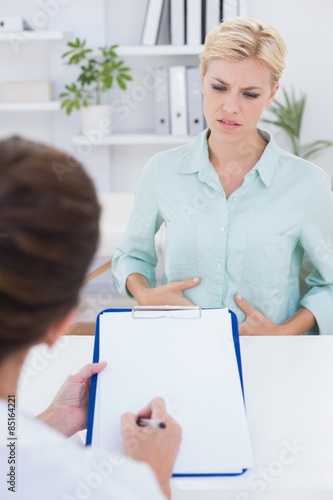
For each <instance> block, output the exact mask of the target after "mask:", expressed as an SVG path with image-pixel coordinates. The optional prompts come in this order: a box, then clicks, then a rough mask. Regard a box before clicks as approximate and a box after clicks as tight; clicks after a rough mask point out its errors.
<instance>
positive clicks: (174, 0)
mask: <svg viewBox="0 0 333 500" xmlns="http://www.w3.org/2000/svg"><path fill="white" fill-rule="evenodd" d="M170 36H171V44H172V45H184V44H185V0H170Z"/></svg>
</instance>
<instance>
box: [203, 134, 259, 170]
mask: <svg viewBox="0 0 333 500" xmlns="http://www.w3.org/2000/svg"><path fill="white" fill-rule="evenodd" d="M266 146H267V142H266V141H265V140H264V139H263V138H262V137H260V135H259V134H257V133H256V134H255V135H252V136H248V137H246V138H244V139H242V140H240V141H239V142H229V143H227V142H225V141H223V142H222V141H219V140H218V139H217V138H216V137H215V136H212V135H210V136H209V137H208V149H209V157H210V160H211V161H212V159H213V160H215V161H217V163H218V164H219V165H220V166H223V165H224V166H226V165H228V164H230V163H233V164H239V165H244V164H246V165H247V166H248V167H249V170H251V168H253V167H254V165H255V164H256V163H257V161H258V160H259V158H260V157H261V155H262V153H263V151H264V149H265V147H266ZM213 164H214V163H213Z"/></svg>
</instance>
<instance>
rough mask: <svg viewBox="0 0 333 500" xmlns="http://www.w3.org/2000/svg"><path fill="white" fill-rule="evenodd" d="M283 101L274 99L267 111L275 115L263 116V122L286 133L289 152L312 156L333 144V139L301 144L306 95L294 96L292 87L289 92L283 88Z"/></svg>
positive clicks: (302, 156) (301, 155)
mask: <svg viewBox="0 0 333 500" xmlns="http://www.w3.org/2000/svg"><path fill="white" fill-rule="evenodd" d="M282 92H283V99H284V102H279V101H277V100H274V101H273V103H272V104H271V106H270V107H269V108H268V111H269V112H270V113H272V114H273V115H274V116H275V119H272V120H270V119H268V118H263V119H262V121H263V122H265V123H271V124H273V125H275V126H276V127H279V128H281V129H282V130H283V131H284V132H285V134H286V135H287V138H288V141H289V143H290V149H291V152H292V153H293V154H295V155H297V156H300V157H301V158H305V159H309V158H313V157H314V156H316V155H317V154H319V153H320V152H321V151H323V150H324V149H326V148H329V147H331V146H333V141H326V140H317V141H312V142H307V143H305V144H301V138H300V136H301V128H302V122H303V117H304V110H305V104H306V96H305V95H304V94H302V95H301V96H300V97H299V98H297V97H296V95H295V91H294V90H293V89H292V90H291V92H290V94H288V92H287V91H286V90H284V89H282Z"/></svg>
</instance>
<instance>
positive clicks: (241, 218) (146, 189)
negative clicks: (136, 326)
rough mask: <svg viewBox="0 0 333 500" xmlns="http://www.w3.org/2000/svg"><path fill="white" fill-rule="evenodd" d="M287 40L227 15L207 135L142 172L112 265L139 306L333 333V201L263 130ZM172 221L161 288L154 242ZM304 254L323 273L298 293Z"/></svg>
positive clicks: (211, 57) (261, 328)
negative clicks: (224, 310) (224, 313)
mask: <svg viewBox="0 0 333 500" xmlns="http://www.w3.org/2000/svg"><path fill="white" fill-rule="evenodd" d="M285 53H286V45H285V43H284V40H283V39H282V37H281V35H280V34H279V33H278V31H277V30H276V29H275V28H274V27H272V26H270V25H265V24H263V23H261V22H259V21H257V20H256V19H252V18H246V17H238V18H234V19H230V20H226V21H224V22H223V23H221V25H220V26H217V27H216V28H215V29H213V30H212V31H211V32H210V33H209V34H208V35H207V37H206V40H205V46H204V50H203V53H202V54H201V55H200V61H201V77H202V93H203V107H204V114H205V117H206V121H207V124H208V129H207V130H205V131H203V132H202V133H201V134H199V136H198V137H197V138H195V139H194V140H193V141H192V142H191V143H189V144H185V145H183V146H179V147H177V148H174V149H170V150H168V151H164V152H161V153H158V154H157V155H155V156H154V157H153V158H151V159H150V160H149V161H148V163H147V165H146V167H145V168H144V169H143V171H142V174H141V177H140V181H139V184H138V188H137V193H136V201H135V205H134V209H133V214H132V216H131V218H130V221H129V224H128V228H127V231H126V233H125V236H124V238H123V240H122V242H121V243H120V245H119V248H118V250H117V252H116V254H115V256H114V258H113V266H112V269H113V273H114V276H115V279H116V283H117V286H118V289H119V291H120V292H121V293H124V294H130V295H132V296H133V297H134V298H135V299H136V300H137V302H138V303H139V304H140V305H165V304H171V305H190V304H196V305H198V306H200V307H228V308H229V309H231V310H233V311H234V312H235V313H236V315H237V317H238V321H239V323H240V325H239V330H240V333H241V334H245V335H297V334H302V333H305V332H308V331H311V329H312V328H313V327H315V328H317V329H318V330H319V333H320V334H332V333H333V327H332V325H333V259H332V241H333V217H332V212H333V198H332V193H331V180H330V178H329V176H328V175H327V174H325V172H323V171H322V170H321V169H320V168H319V167H317V166H316V165H314V164H312V163H310V162H308V161H305V160H303V159H301V158H298V157H296V156H294V155H292V154H290V153H288V152H286V151H283V150H282V149H280V148H279V147H278V146H277V144H276V142H275V141H274V139H273V138H272V137H271V136H270V135H269V134H268V133H266V132H265V131H262V130H259V129H258V123H259V120H260V117H261V115H262V113H263V111H264V110H265V108H266V107H267V106H269V105H270V104H271V103H272V101H273V99H274V97H275V94H276V92H277V90H278V88H279V81H280V78H281V75H282V72H283V70H284V67H285ZM163 223H164V224H165V259H164V262H165V265H164V276H163V284H162V286H156V277H155V267H156V262H157V256H156V251H155V244H154V243H155V242H154V235H155V233H156V232H157V231H158V229H159V227H160V226H161V225H162V224H163ZM304 252H305V253H306V254H307V256H308V258H309V259H310V261H311V263H312V265H313V267H314V271H313V272H312V273H311V274H309V276H307V278H306V283H307V286H308V290H307V293H306V294H305V296H304V297H302V298H301V297H300V287H299V275H300V269H301V265H302V259H303V255H304Z"/></svg>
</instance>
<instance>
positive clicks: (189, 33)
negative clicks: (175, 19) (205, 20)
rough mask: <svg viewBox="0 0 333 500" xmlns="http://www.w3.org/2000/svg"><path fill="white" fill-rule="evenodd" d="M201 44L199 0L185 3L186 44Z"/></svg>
mask: <svg viewBox="0 0 333 500" xmlns="http://www.w3.org/2000/svg"><path fill="white" fill-rule="evenodd" d="M201 43H202V4H201V0H191V1H187V3H186V44H187V45H200V44H201Z"/></svg>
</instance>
